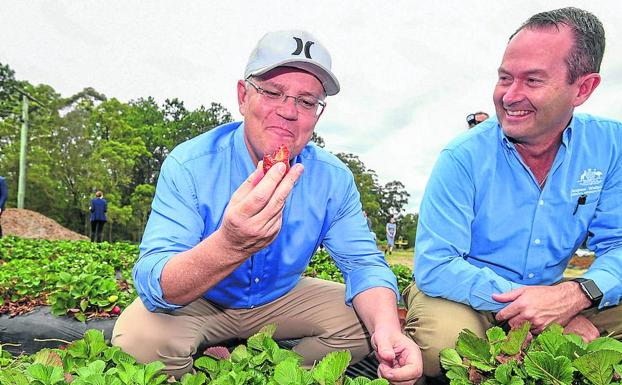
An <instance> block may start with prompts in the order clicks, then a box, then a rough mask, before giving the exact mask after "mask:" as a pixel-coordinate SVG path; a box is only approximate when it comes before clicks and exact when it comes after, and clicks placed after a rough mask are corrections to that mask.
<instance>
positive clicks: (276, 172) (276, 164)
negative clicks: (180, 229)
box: [219, 146, 303, 255]
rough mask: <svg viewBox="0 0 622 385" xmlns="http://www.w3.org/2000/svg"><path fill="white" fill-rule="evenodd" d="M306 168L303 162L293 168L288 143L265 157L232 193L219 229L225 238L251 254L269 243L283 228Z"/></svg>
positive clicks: (234, 245)
mask: <svg viewBox="0 0 622 385" xmlns="http://www.w3.org/2000/svg"><path fill="white" fill-rule="evenodd" d="M265 159H267V161H266V160H265ZM266 163H268V164H266ZM302 170H303V167H302V165H295V166H294V167H292V168H291V170H290V168H289V151H288V150H287V147H285V146H280V147H279V149H277V151H276V152H275V153H274V154H271V155H270V156H267V158H264V161H263V162H260V163H259V165H258V167H257V169H256V170H255V171H254V172H253V173H252V174H251V175H250V176H249V178H247V180H246V181H245V182H244V183H242V185H241V186H240V187H239V188H238V189H237V190H236V191H235V193H234V194H233V196H232V197H231V200H230V202H229V205H228V206H227V209H226V210H225V214H224V217H223V222H222V225H221V227H220V229H219V231H222V232H223V233H224V234H223V235H224V239H227V240H228V242H230V243H232V245H231V246H233V247H234V248H235V249H238V250H245V251H246V254H247V255H250V254H253V253H255V252H257V251H259V250H261V249H262V248H264V247H266V246H267V245H269V244H270V243H271V242H272V241H273V240H274V238H276V236H277V234H278V233H279V231H280V229H281V224H282V212H283V207H284V205H285V202H286V200H287V196H288V195H289V194H290V192H291V190H292V188H293V187H294V184H295V183H296V181H297V180H298V178H299V177H300V175H301V174H302Z"/></svg>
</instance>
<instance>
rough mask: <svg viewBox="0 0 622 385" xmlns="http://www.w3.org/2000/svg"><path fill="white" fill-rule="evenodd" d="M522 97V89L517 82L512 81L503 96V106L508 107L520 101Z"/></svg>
mask: <svg viewBox="0 0 622 385" xmlns="http://www.w3.org/2000/svg"><path fill="white" fill-rule="evenodd" d="M524 97H525V95H524V93H523V87H522V86H521V85H520V84H519V82H517V81H514V82H512V84H510V85H509V86H508V87H507V88H506V90H505V93H504V94H503V104H504V105H506V106H508V105H511V104H513V103H516V102H518V101H520V100H522V99H523V98H524Z"/></svg>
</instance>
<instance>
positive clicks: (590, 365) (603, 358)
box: [572, 350, 622, 385]
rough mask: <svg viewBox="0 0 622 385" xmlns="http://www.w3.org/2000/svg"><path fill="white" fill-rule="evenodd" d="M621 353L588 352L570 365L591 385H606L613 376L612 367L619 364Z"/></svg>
mask: <svg viewBox="0 0 622 385" xmlns="http://www.w3.org/2000/svg"><path fill="white" fill-rule="evenodd" d="M620 360H622V353H620V352H617V351H614V350H598V351H592V352H589V353H587V354H585V355H583V356H581V357H579V358H577V359H576V360H574V362H573V363H572V365H573V366H574V367H575V368H577V370H578V371H579V372H580V373H581V374H583V375H584V376H585V378H587V379H588V380H589V381H590V382H591V383H592V384H593V385H607V384H609V383H610V382H611V378H612V376H613V365H614V364H618V363H620Z"/></svg>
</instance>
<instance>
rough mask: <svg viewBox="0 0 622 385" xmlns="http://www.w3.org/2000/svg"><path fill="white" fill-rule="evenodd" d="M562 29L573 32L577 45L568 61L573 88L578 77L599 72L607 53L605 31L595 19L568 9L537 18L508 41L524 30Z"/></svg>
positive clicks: (592, 16) (582, 12) (534, 16)
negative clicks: (561, 27) (568, 29)
mask: <svg viewBox="0 0 622 385" xmlns="http://www.w3.org/2000/svg"><path fill="white" fill-rule="evenodd" d="M560 26H566V27H568V28H570V30H571V31H572V33H573V35H574V44H573V46H572V48H571V49H570V53H569V54H568V57H567V58H566V65H567V67H568V83H569V84H573V83H574V82H575V81H576V80H577V79H578V78H579V76H582V75H585V74H589V73H593V72H600V64H601V62H602V60H603V54H604V53H605V29H604V28H603V24H602V23H601V22H600V20H598V18H597V17H596V16H594V15H593V14H592V13H590V12H587V11H584V10H582V9H579V8H574V7H566V8H560V9H555V10H553V11H547V12H541V13H538V14H535V15H533V16H531V17H530V18H529V19H528V20H527V21H525V22H524V23H523V24H522V25H521V26H520V27H519V28H518V29H517V30H516V31H515V32H514V33H513V34H512V36H510V39H509V40H512V38H513V37H514V36H515V35H516V34H517V33H519V32H520V31H521V30H523V29H525V28H529V29H537V28H549V27H555V28H557V30H559V28H560Z"/></svg>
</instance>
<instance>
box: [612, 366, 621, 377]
mask: <svg viewBox="0 0 622 385" xmlns="http://www.w3.org/2000/svg"><path fill="white" fill-rule="evenodd" d="M613 370H615V372H616V373H617V374H618V376H622V365H613Z"/></svg>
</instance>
